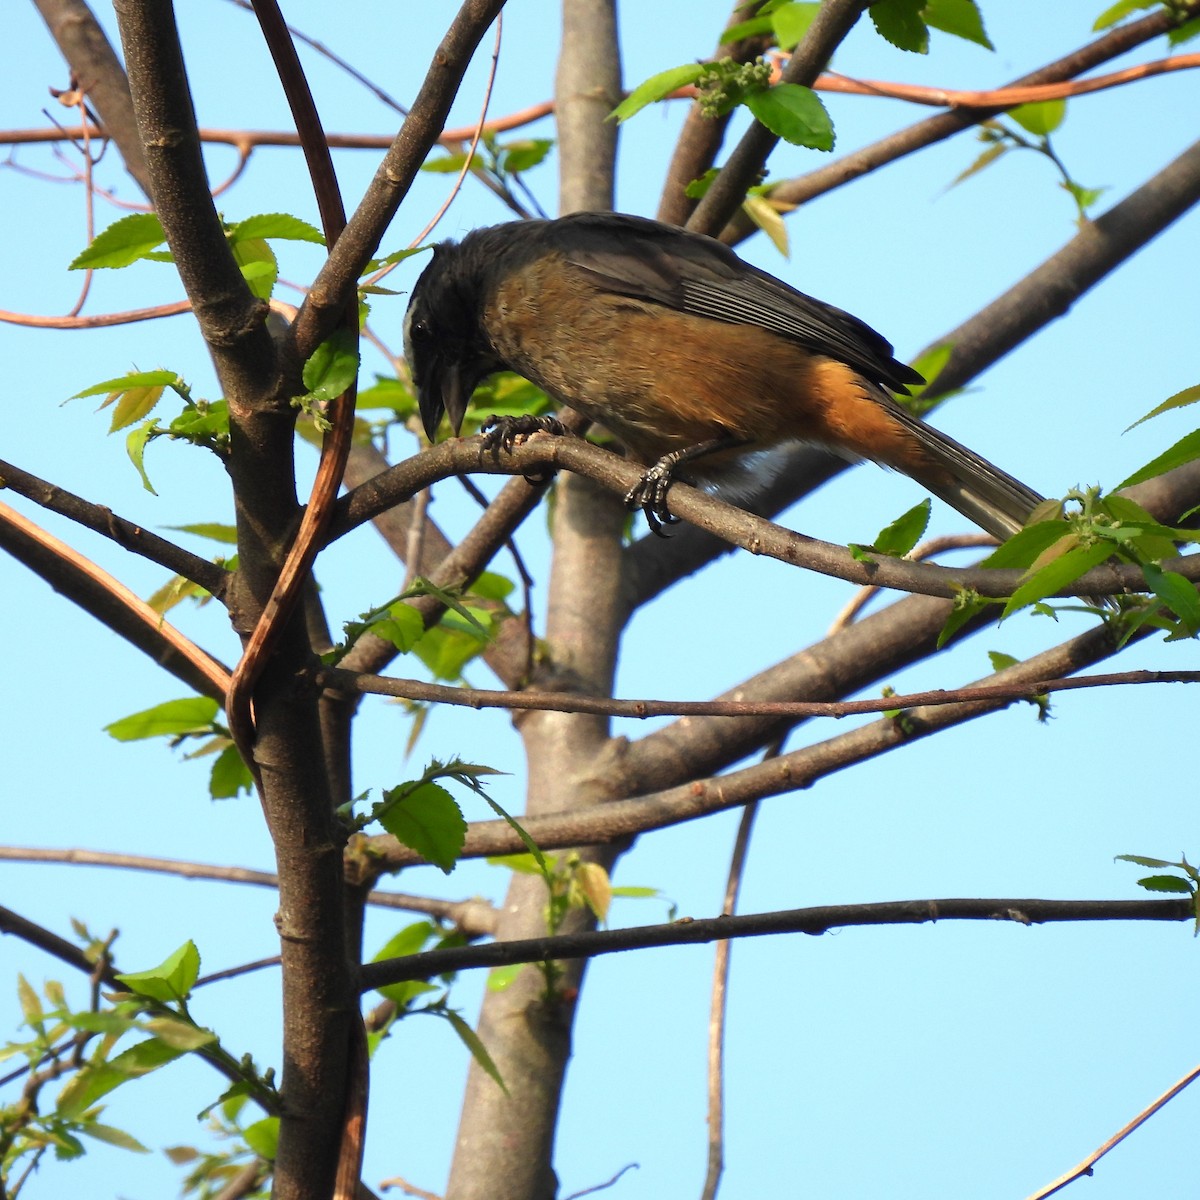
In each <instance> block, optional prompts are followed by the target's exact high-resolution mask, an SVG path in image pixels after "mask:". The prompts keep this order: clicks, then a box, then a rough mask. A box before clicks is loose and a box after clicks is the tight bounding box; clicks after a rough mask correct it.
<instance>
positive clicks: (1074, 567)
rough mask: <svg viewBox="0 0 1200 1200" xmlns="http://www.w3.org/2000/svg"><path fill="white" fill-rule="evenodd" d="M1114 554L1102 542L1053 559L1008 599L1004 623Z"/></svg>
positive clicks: (1066, 585)
mask: <svg viewBox="0 0 1200 1200" xmlns="http://www.w3.org/2000/svg"><path fill="white" fill-rule="evenodd" d="M1111 554H1112V546H1111V544H1108V543H1105V542H1100V543H1098V544H1096V545H1094V546H1078V547H1076V548H1075V549H1074V550H1068V551H1067V552H1066V553H1065V554H1060V555H1058V557H1056V558H1054V559H1052V560H1051V561H1050V562H1048V563H1047V564H1046V565H1045V566H1044V567H1041V568H1039V569H1038V570H1037V571H1035V572H1034V573H1033V575H1032V576H1031V577H1030V578H1029V579H1028V580H1027V581H1026V582H1025V583H1023V584H1021V586H1020V587H1019V588H1017V590H1016V591H1015V592H1013V594H1012V595H1011V596H1010V597H1009V599H1008V603H1007V604H1005V606H1004V612H1003V613H1002V614H1001V619H1003V618H1004V617H1007V616H1010V615H1011V614H1012V613H1015V612H1016V611H1017V610H1018V609H1021V608H1024V607H1025V606H1026V605H1027V604H1033V603H1034V602H1035V601H1037V600H1042V599H1045V597H1047V596H1053V595H1055V594H1056V593H1057V592H1060V591H1062V590H1063V589H1065V588H1068V587H1070V586H1071V584H1072V583H1074V582H1075V580H1076V579H1078V578H1079V577H1080V576H1081V575H1083V574H1084V573H1085V572H1087V571H1090V570H1091V569H1092V568H1093V567H1098V566H1099V565H1100V564H1101V563H1102V562H1105V561H1106V560H1107V559H1108V558H1109V557H1110V556H1111Z"/></svg>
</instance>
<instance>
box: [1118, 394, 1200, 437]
mask: <svg viewBox="0 0 1200 1200" xmlns="http://www.w3.org/2000/svg"><path fill="white" fill-rule="evenodd" d="M1197 400H1200V383H1197V384H1194V385H1193V386H1192V387H1186V388H1184V389H1183V391H1181V392H1176V393H1175V394H1174V395H1173V396H1168V397H1167V398H1166V399H1165V400H1164V401H1163V402H1162V403H1161V404H1157V405H1155V406H1154V408H1152V409H1151V410H1150V411H1149V412H1148V413H1147V414H1146V415H1145V416H1144V417H1138V419H1137V420H1136V421H1134V423H1133V424H1132V425H1129V426H1127V427H1126V429H1125V432H1126V433H1128V432H1129V430H1130V429H1136V428H1137V427H1138V426H1139V425H1140V424H1142V422H1143V421H1149V420H1150V419H1151V418H1152V417H1157V416H1159V415H1161V414H1162V413H1165V412H1170V411H1171V410H1172V409H1173V408H1186V407H1187V406H1188V405H1189V404H1195V403H1196V401H1197Z"/></svg>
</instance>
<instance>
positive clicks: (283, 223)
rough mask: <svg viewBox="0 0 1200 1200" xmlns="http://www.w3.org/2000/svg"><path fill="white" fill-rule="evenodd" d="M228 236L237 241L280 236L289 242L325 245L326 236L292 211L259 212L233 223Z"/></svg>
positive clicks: (232, 240)
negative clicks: (293, 214)
mask: <svg viewBox="0 0 1200 1200" xmlns="http://www.w3.org/2000/svg"><path fill="white" fill-rule="evenodd" d="M228 237H229V239H230V241H231V242H235V243H236V242H241V241H253V240H256V239H258V238H279V239H281V240H283V241H288V242H313V243H314V244H315V245H318V246H323V245H325V237H324V235H323V234H322V233H321V231H320V230H319V229H318V228H317V227H316V226H315V225H310V224H309V223H308V222H307V221H302V220H300V218H299V217H293V216H292V215H291V213H257V214H255V215H254V216H252V217H247V218H246V219H245V220H244V221H238V222H237V224H235V225H232V226H231V227H230V229H229V233H228Z"/></svg>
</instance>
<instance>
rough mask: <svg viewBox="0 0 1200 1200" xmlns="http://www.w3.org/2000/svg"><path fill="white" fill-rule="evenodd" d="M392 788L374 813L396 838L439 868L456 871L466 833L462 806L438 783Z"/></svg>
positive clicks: (447, 872) (385, 794)
mask: <svg viewBox="0 0 1200 1200" xmlns="http://www.w3.org/2000/svg"><path fill="white" fill-rule="evenodd" d="M408 787H409V785H401V786H400V787H398V788H391V789H389V790H388V791H386V792H385V793H384V798H383V801H382V802H381V803H380V804H378V805H377V806H376V809H375V812H374V813H373V814H372V815H373V816H374V817H375V818H376V819H377V820H378V821H379V822H380V824H381V825H382V826H383V827H384V829H386V830H387V831H388V833H390V834H391V835H392V836H393V837H394V838H395V839H396V840H397V841H399V842H402V843H403V844H404V845H405V846H407V847H409V849H410V850H415V851H416V852H417V853H418V854H419V855H421V857H422V858H424V859H426V860H427V861H428V862H431V863H433V864H434V866H436V867H440V868H441V870H442V871H444V872H445V873H446V874H447V875H448V874H449V873H450V872H451V871H452V870H454V865H455V863H456V862H458V856H459V855H460V854H461V853H462V848H463V842H464V841H465V839H466V835H467V823H466V821H465V820H464V819H463V815H462V809H460V808H459V807H458V805H457V804H456V803H455V801H454V797H453V796H451V795H450V793H449V792H448V791H446V789H445V788H444V787H440V786H439V785H438V784H436V783H423V784H419V785H418V786H417V787H415V788H413V789H412V790H408Z"/></svg>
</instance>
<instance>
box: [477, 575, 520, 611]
mask: <svg viewBox="0 0 1200 1200" xmlns="http://www.w3.org/2000/svg"><path fill="white" fill-rule="evenodd" d="M516 586H517V585H516V584H515V583H513V581H512V580H511V579H509V578H508V576H506V575H501V574H500V573H499V572H497V571H484V572H482V574H480V575H479V577H478V578H477V579H476V580H475V582H474V583H473V584H471V586H470V588H469V589H468V591H469V592H470V594H471V595H472V596H479V597H480V598H481V599H483V600H495V601H496V602H497V603H499V602H501V601H503V600H506V599H507V598H508V597H509V596H511V595H512V594H513V592H514V590H515V589H516Z"/></svg>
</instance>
